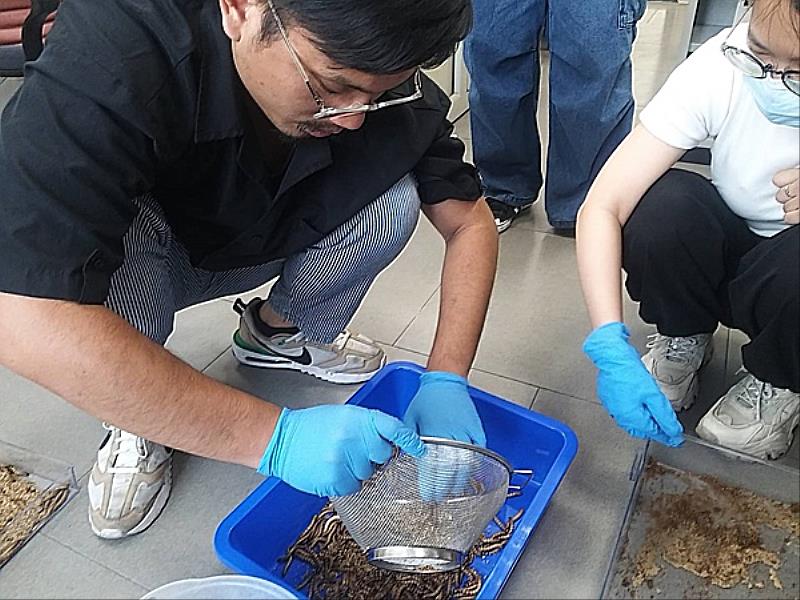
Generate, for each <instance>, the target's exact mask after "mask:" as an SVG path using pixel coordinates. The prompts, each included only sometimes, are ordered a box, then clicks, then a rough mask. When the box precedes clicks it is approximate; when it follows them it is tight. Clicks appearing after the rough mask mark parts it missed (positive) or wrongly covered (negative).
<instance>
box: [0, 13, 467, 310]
mask: <svg viewBox="0 0 800 600" xmlns="http://www.w3.org/2000/svg"><path fill="white" fill-rule="evenodd" d="M423 89H424V97H423V99H421V100H418V101H416V102H413V103H411V104H407V105H403V106H398V107H392V108H389V109H385V110H382V111H377V112H375V113H371V114H369V115H368V116H367V118H366V121H365V123H364V125H363V126H362V127H361V128H360V129H359V130H357V131H350V132H345V133H342V134H339V135H337V136H333V137H331V138H325V139H302V140H298V141H297V142H296V143H294V144H293V145H292V147H288V148H283V149H281V148H275V149H276V150H277V154H276V155H275V156H265V153H264V152H263V151H262V148H263V147H264V138H263V136H261V135H259V133H258V127H257V126H255V125H254V123H253V119H254V115H253V113H252V110H251V109H248V107H247V102H252V100H251V99H250V98H249V96H248V94H247V92H246V90H245V88H244V87H243V85H242V83H241V81H240V80H239V77H238V74H237V72H236V69H235V68H234V65H233V60H232V55H231V44H230V40H229V39H228V38H227V37H226V36H225V34H224V32H223V30H222V26H221V16H220V13H219V7H218V2H217V1H216V0H102V1H101V0H69V1H68V2H64V3H62V5H61V8H60V9H59V12H58V17H57V19H56V24H55V27H54V28H53V30H52V32H51V33H50V34H49V36H48V39H47V46H46V48H45V51H44V52H43V54H42V56H41V57H40V58H39V59H38V60H37V61H36V62H34V63H30V64H29V65H27V67H26V72H25V81H24V83H23V85H22V87H21V88H20V90H19V91H18V92H17V94H15V96H14V97H13V98H12V99H11V101H10V102H9V104H8V106H7V107H6V108H5V110H4V111H3V114H2V119H1V120H0V291H5V292H10V293H16V294H22V295H27V296H38V297H46V298H61V299H68V300H75V301H78V302H83V303H102V302H103V301H104V300H105V298H106V296H107V294H108V287H109V281H110V278H111V275H112V274H113V272H114V271H115V270H116V269H117V268H118V267H119V266H120V265H121V264H122V261H123V259H124V252H123V246H122V239H123V236H124V234H125V232H126V231H127V230H128V228H129V226H130V224H131V222H132V220H133V218H134V217H135V215H136V212H137V209H136V206H135V204H134V203H133V201H132V200H133V198H135V197H137V196H140V195H142V194H146V193H150V194H152V195H153V196H154V198H155V199H156V200H157V201H158V203H159V204H160V205H161V206H162V207H163V209H164V213H165V214H166V216H167V220H168V222H169V224H170V226H171V227H172V229H173V231H174V232H175V235H176V236H177V238H178V239H179V240H180V241H181V242H182V243H183V244H184V245H185V246H186V248H187V249H188V251H189V255H190V258H191V261H192V263H193V264H194V265H195V266H196V267H198V268H203V269H208V270H213V271H220V270H226V269H231V268H236V267H243V266H250V265H256V264H260V263H264V262H268V261H270V260H273V259H276V258H283V257H286V256H288V255H291V254H293V253H295V252H297V251H299V250H301V249H303V248H305V247H307V246H309V245H311V244H313V243H315V242H317V241H319V240H320V239H322V238H323V237H324V236H325V235H327V234H328V233H330V232H331V231H333V230H334V229H335V228H336V227H337V226H339V225H341V224H342V223H344V222H345V221H347V220H348V219H349V218H350V217H352V216H353V215H355V214H356V213H357V212H358V211H359V210H361V209H362V208H363V207H364V206H366V205H367V204H369V203H370V202H372V201H373V200H375V199H376V198H377V197H378V196H379V195H380V194H382V193H383V192H385V191H386V190H387V189H389V187H391V186H392V185H393V184H394V183H395V182H397V181H398V180H399V179H400V178H401V177H402V176H403V175H405V174H406V173H409V172H412V173H413V174H414V176H415V177H416V179H417V182H418V188H419V193H420V197H421V199H422V202H423V203H428V204H432V203H437V202H441V201H443V200H446V199H449V198H455V199H459V200H467V201H474V200H475V199H477V198H478V197H479V195H480V190H479V184H478V180H477V176H476V174H475V171H474V168H473V167H471V166H470V165H468V164H465V163H464V162H463V161H462V155H463V145H462V144H461V142H459V141H458V140H456V139H454V138H452V137H451V136H450V134H451V132H452V126H451V125H450V124H449V123H448V122H447V120H446V115H447V110H448V108H449V102H448V100H447V98H446V97H445V95H444V94H443V93H442V92H441V91H440V90H439V89H438V88H437V87H436V86H435V85H434V84H433V83H432V82H431V81H430V80H428V79H427V78H424V85H423ZM405 91H407V90H403V92H405ZM401 93H402V92H401ZM255 118H258V115H255ZM267 125H269V124H268V123H267ZM282 152H284V153H283V154H282ZM276 157H277V158H276ZM281 157H282V158H283V160H284V164H285V167H284V168H283V169H282V173H281V169H280V168H278V169H277V171H276V169H275V162H276V161H277V162H278V163H280V160H281Z"/></svg>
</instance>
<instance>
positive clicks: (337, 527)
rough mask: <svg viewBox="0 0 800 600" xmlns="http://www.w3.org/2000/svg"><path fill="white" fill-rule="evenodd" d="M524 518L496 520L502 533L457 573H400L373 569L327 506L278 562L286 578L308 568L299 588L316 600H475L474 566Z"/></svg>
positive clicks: (483, 543) (483, 541) (479, 546)
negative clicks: (300, 565)
mask: <svg viewBox="0 0 800 600" xmlns="http://www.w3.org/2000/svg"><path fill="white" fill-rule="evenodd" d="M521 516H522V509H520V510H519V511H518V512H517V513H516V514H515V515H514V516H512V517H511V518H510V519H508V521H506V522H505V523H504V522H502V521H500V520H499V519H498V518H497V517H495V519H494V521H495V525H497V527H498V531H497V532H495V533H493V534H492V535H489V536H486V535H483V536H481V538H480V539H479V540H478V542H477V543H476V544H475V545H474V546H473V547H472V549H471V550H470V552H469V554H468V555H467V557H466V559H465V560H464V563H463V564H462V566H461V567H459V568H458V569H454V570H452V571H447V572H442V573H399V572H396V571H389V570H386V569H379V568H377V567H374V566H372V565H370V564H369V562H367V559H366V557H365V555H364V552H363V551H362V550H361V548H359V546H358V544H356V542H355V540H353V538H352V537H351V536H350V534H349V533H348V532H347V530H346V529H345V527H344V525H343V524H342V520H341V519H340V518H339V516H338V515H337V514H336V512H335V510H334V509H333V506H331V505H330V504H327V505H325V507H323V509H322V510H321V511H320V512H319V513H317V514H316V515H314V516H313V517H312V519H311V522H310V523H309V524H308V526H307V527H306V528H305V529H304V530H303V532H302V533H301V534H300V536H299V537H298V538H297V540H296V541H295V542H294V544H292V546H291V547H290V548H289V549H288V550H287V552H286V555H285V556H283V557H282V558H281V559H280V561H281V562H284V563H285V564H284V568H283V575H284V576H286V574H287V573H288V571H289V567H291V566H292V564H293V562H294V561H296V560H299V561H302V562H304V563H306V564H307V565H308V566H309V567H310V570H309V572H308V574H307V575H306V576H305V578H304V579H303V580H302V581H301V582H300V584H299V585H298V586H297V588H298V589H299V590H304V591H305V593H306V594H307V595H308V597H309V598H311V599H312V600H317V599H319V600H339V599H345V598H346V599H347V600H409V599H415V600H416V599H419V600H473V599H474V598H475V597H476V596H477V595H478V592H479V591H480V589H481V584H482V579H481V576H480V574H479V573H478V572H477V571H476V570H475V569H474V568H473V567H472V566H471V564H472V561H473V560H474V559H475V558H477V557H485V556H488V555H490V554H494V553H496V552H499V551H500V550H501V549H502V548H503V547H504V546H505V545H506V543H507V542H508V540H509V539H510V538H511V534H512V533H513V532H514V524H515V523H516V522H517V521H518V520H519V518H520V517H521Z"/></svg>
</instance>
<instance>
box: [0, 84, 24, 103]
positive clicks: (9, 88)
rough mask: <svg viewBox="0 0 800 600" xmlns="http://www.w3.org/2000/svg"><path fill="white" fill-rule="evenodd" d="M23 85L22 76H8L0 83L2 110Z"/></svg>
mask: <svg viewBox="0 0 800 600" xmlns="http://www.w3.org/2000/svg"><path fill="white" fill-rule="evenodd" d="M21 85H22V78H21V77H8V78H6V79H5V80H4V81H3V82H2V83H0V111H1V110H2V109H3V107H4V106H5V105H6V104H7V103H8V101H9V100H10V99H11V96H13V95H14V92H16V91H17V90H18V89H19V86H21Z"/></svg>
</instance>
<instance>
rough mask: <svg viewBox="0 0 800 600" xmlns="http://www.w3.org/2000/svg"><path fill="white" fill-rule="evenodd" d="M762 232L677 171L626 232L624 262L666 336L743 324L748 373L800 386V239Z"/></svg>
mask: <svg viewBox="0 0 800 600" xmlns="http://www.w3.org/2000/svg"><path fill="white" fill-rule="evenodd" d="M798 229H799V228H798V227H797V226H796V225H795V226H792V227H789V228H788V229H786V230H784V231H782V232H781V233H779V234H778V235H776V236H774V237H771V238H765V237H761V236H759V235H756V234H755V233H753V232H752V231H750V229H749V228H748V227H747V225H746V224H745V222H744V220H743V219H741V218H740V217H738V216H736V215H735V214H734V213H733V212H731V210H730V209H729V208H728V206H727V205H726V204H725V202H724V201H723V200H722V198H721V197H720V195H719V192H717V189H716V188H715V187H714V186H713V185H712V184H711V182H710V181H708V180H707V179H706V178H705V177H702V176H700V175H697V174H696V173H690V172H687V171H683V170H679V169H672V170H670V171H668V172H667V173H665V174H664V175H663V176H662V177H661V178H660V179H659V180H658V181H657V182H656V183H655V184H653V187H651V188H650V190H649V191H648V192H647V193H646V194H645V196H644V197H643V198H642V200H641V202H640V203H639V205H638V206H637V207H636V209H635V210H634V212H633V214H632V215H631V217H630V219H629V220H628V222H627V224H626V225H625V228H624V230H623V268H624V269H625V271H626V272H627V274H628V277H627V281H626V287H627V288H628V293H629V294H630V296H631V298H633V299H634V300H636V301H638V302H640V307H639V314H640V316H641V317H642V319H643V320H644V321H646V322H647V323H652V324H655V325H656V327H657V328H658V331H659V333H661V334H662V335H668V336H688V335H694V334H698V333H711V332H713V331H714V330H715V329H716V327H717V325H718V324H719V323H723V324H724V325H727V326H728V327H732V328H736V329H740V330H742V331H744V332H745V333H746V334H747V335H748V336H749V337H750V342H749V343H748V344H746V345H745V346H744V348H743V349H742V359H743V361H744V365H745V367H746V368H747V370H748V371H750V372H751V373H752V374H753V375H755V376H756V377H757V378H758V379H760V380H762V381H766V382H768V383H771V384H772V385H775V386H777V387H781V388H789V389H791V390H792V391H795V392H797V391H800V323H799V321H800V299H799V298H800V235H799V234H798Z"/></svg>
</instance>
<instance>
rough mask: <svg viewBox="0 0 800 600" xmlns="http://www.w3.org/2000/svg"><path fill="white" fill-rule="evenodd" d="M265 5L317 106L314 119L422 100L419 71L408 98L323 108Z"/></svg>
mask: <svg viewBox="0 0 800 600" xmlns="http://www.w3.org/2000/svg"><path fill="white" fill-rule="evenodd" d="M267 4H268V5H269V10H270V12H272V17H273V18H274V19H275V24H276V25H277V26H278V31H280V33H281V37H282V38H283V41H284V43H285V44H286V49H287V50H288V51H289V54H290V55H291V56H292V60H293V61H294V64H295V66H296V67H297V71H298V73H300V76H301V77H302V78H303V81H304V82H305V84H306V87H307V88H308V91H309V92H310V93H311V97H312V98H313V99H314V102H315V103H316V105H317V112H316V113H314V118H315V119H330V118H331V117H340V116H347V115H360V114H363V113H368V112H374V111H376V110H381V109H383V108H389V107H390V106H397V105H399V104H407V103H409V102H414V100H419V99H420V98H422V73H421V72H420V70H419V69H417V72H416V73H415V74H414V88H415V89H414V93H413V94H411V95H410V96H404V97H402V98H392V99H391V100H384V101H383V102H376V103H374V104H351V105H350V106H347V107H345V108H332V107H329V106H325V102H324V101H323V99H322V97H321V96H320V95H319V94H318V93H317V92H316V91H314V88H313V87H312V86H311V81H310V80H309V77H308V73H306V70H305V68H304V67H303V63H301V62H300V57H299V56H297V52H295V49H294V48H293V47H292V45H291V44H290V43H289V34H287V33H286V28H285V27H284V26H283V22H282V21H281V19H280V17H279V16H278V11H277V10H275V5H274V4H273V3H272V0H267Z"/></svg>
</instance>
